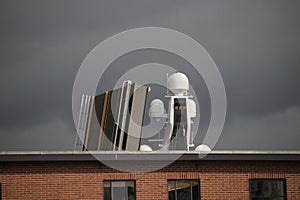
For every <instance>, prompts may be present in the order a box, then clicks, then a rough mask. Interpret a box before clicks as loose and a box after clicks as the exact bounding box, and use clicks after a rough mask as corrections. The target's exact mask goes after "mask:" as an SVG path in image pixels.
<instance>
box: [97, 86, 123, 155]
mask: <svg viewBox="0 0 300 200" xmlns="http://www.w3.org/2000/svg"><path fill="white" fill-rule="evenodd" d="M120 95H121V88H120V89H116V90H113V91H109V92H108V103H107V110H106V117H105V124H104V135H103V139H102V144H101V150H113V144H114V139H115V133H116V128H117V127H116V120H117V115H118V108H119V102H120Z"/></svg>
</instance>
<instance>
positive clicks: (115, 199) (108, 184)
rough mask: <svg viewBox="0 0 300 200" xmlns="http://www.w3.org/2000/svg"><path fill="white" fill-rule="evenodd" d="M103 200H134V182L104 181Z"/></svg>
mask: <svg viewBox="0 0 300 200" xmlns="http://www.w3.org/2000/svg"><path fill="white" fill-rule="evenodd" d="M103 185H104V200H135V184H134V181H104V184H103Z"/></svg>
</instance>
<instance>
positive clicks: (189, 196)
mask: <svg viewBox="0 0 300 200" xmlns="http://www.w3.org/2000/svg"><path fill="white" fill-rule="evenodd" d="M168 195H169V200H199V199H200V195H199V181H198V180H172V181H168Z"/></svg>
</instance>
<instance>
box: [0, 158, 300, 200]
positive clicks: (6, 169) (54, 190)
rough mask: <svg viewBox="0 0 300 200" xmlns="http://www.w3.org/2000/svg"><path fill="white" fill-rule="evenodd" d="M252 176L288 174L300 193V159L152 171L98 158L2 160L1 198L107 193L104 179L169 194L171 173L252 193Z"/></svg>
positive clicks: (229, 195) (224, 191)
mask: <svg viewBox="0 0 300 200" xmlns="http://www.w3.org/2000/svg"><path fill="white" fill-rule="evenodd" d="M250 178H285V179H286V186H287V197H288V199H289V200H294V199H295V200H297V199H300V161H298V162H296V161H294V162H292V161H291V162H283V161H282V162H280V161H277V162H275V161H272V162H270V161H268V162H267V161H259V162H252V161H251V162H250V161H177V162H175V163H173V164H171V165H170V166H168V167H165V168H163V169H161V170H159V171H156V172H150V173H123V172H118V171H116V170H112V169H110V168H108V167H106V166H104V165H102V164H101V163H98V162H31V163H29V162H19V163H17V162H15V163H9V162H6V163H0V182H1V183H2V199H4V200H5V199H22V200H25V199H103V185H102V184H103V180H135V181H136V196H137V200H147V199H156V200H160V199H167V198H168V192H167V180H168V179H200V193H201V199H230V200H233V199H249V188H248V187H249V183H248V181H249V179H250Z"/></svg>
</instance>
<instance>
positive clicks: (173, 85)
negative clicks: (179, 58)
mask: <svg viewBox="0 0 300 200" xmlns="http://www.w3.org/2000/svg"><path fill="white" fill-rule="evenodd" d="M168 88H169V89H170V90H171V91H172V92H173V93H174V94H175V95H178V96H182V95H184V93H186V92H188V91H189V79H188V77H187V76H186V75H185V74H183V73H180V72H176V73H174V74H172V75H171V76H170V77H169V78H168Z"/></svg>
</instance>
